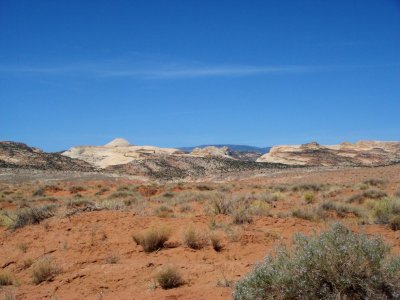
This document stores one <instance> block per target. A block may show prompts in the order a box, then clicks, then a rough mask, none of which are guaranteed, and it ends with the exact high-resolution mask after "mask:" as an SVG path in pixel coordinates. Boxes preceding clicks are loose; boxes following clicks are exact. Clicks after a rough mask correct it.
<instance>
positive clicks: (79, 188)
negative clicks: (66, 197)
mask: <svg viewBox="0 0 400 300" xmlns="http://www.w3.org/2000/svg"><path fill="white" fill-rule="evenodd" d="M84 191H86V189H85V188H84V187H83V186H79V185H76V186H75V185H74V186H71V187H70V188H69V192H70V193H71V194H76V193H80V192H84Z"/></svg>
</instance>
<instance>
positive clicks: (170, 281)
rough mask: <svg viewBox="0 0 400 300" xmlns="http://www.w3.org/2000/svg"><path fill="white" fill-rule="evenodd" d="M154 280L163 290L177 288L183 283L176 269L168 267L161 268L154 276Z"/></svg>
mask: <svg viewBox="0 0 400 300" xmlns="http://www.w3.org/2000/svg"><path fill="white" fill-rule="evenodd" d="M155 279H156V281H157V282H158V284H159V285H160V286H161V287H162V288H163V289H164V290H167V289H173V288H176V287H179V286H181V285H182V284H183V283H184V281H183V279H182V276H181V275H180V273H179V272H178V271H177V270H176V268H174V267H170V266H168V267H164V268H162V269H161V270H160V271H159V272H158V273H157V274H156V277H155Z"/></svg>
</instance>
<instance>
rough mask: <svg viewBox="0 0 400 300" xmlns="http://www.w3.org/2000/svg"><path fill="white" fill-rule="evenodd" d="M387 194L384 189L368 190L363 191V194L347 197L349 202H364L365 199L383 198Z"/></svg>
mask: <svg viewBox="0 0 400 300" xmlns="http://www.w3.org/2000/svg"><path fill="white" fill-rule="evenodd" d="M386 196H387V194H386V193H385V192H382V191H378V190H367V191H364V192H362V193H361V194H357V195H353V196H351V197H350V198H349V199H347V202H349V203H353V202H357V203H363V202H364V200H365V199H382V198H384V197H386Z"/></svg>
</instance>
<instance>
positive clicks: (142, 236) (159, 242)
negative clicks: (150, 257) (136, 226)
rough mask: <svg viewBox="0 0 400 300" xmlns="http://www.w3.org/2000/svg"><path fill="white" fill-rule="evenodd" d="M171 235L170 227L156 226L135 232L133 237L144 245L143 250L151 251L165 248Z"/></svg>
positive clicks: (139, 243)
mask: <svg viewBox="0 0 400 300" xmlns="http://www.w3.org/2000/svg"><path fill="white" fill-rule="evenodd" d="M170 235H171V231H170V230H169V229H168V228H165V227H154V228H150V229H147V230H145V231H144V232H142V233H139V234H134V235H133V236H132V237H133V240H134V241H135V242H136V244H138V245H140V246H142V247H143V250H144V251H145V252H147V253H149V252H153V251H156V250H159V249H161V248H163V247H164V243H165V242H166V241H168V239H169V237H170Z"/></svg>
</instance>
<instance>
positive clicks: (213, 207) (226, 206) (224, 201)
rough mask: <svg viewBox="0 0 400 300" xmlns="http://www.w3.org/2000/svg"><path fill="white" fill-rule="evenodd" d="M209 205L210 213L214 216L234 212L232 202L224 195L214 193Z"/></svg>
mask: <svg viewBox="0 0 400 300" xmlns="http://www.w3.org/2000/svg"><path fill="white" fill-rule="evenodd" d="M209 204H210V206H209V207H210V211H211V213H212V214H214V215H229V214H230V213H231V211H232V200H231V199H228V198H227V197H226V196H225V195H224V194H222V193H214V194H213V196H212V197H211V199H210V202H209Z"/></svg>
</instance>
